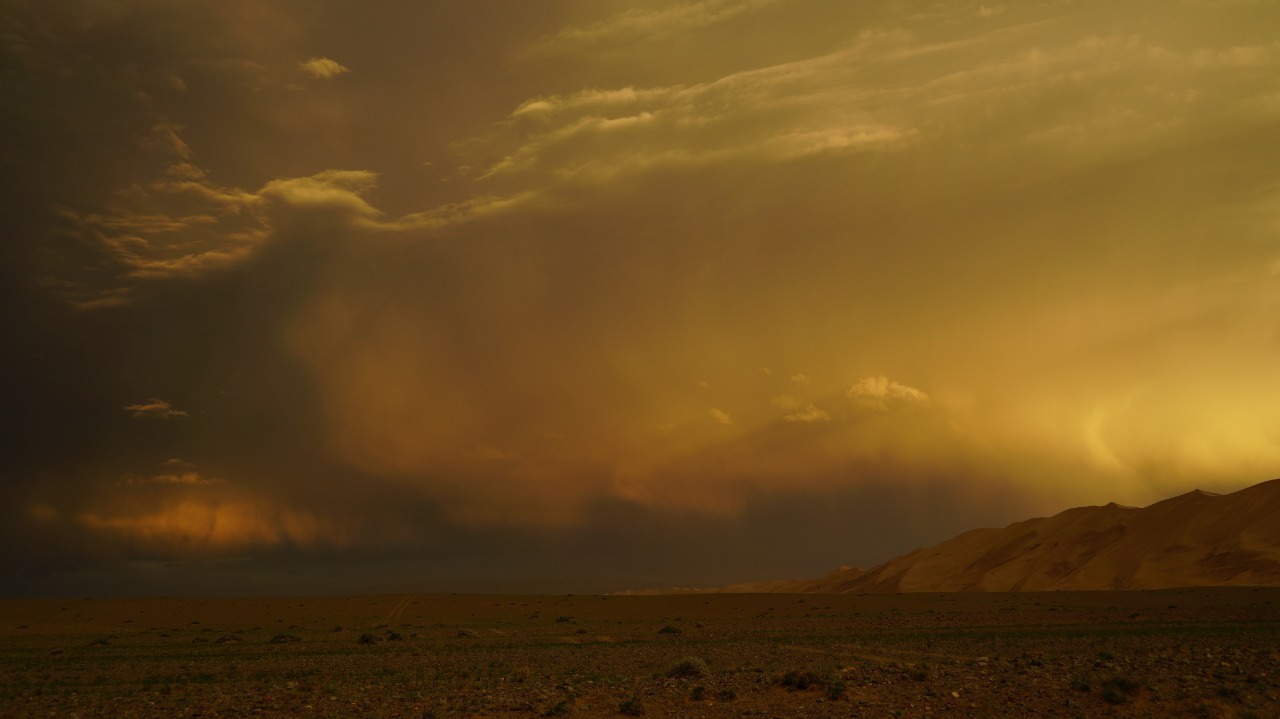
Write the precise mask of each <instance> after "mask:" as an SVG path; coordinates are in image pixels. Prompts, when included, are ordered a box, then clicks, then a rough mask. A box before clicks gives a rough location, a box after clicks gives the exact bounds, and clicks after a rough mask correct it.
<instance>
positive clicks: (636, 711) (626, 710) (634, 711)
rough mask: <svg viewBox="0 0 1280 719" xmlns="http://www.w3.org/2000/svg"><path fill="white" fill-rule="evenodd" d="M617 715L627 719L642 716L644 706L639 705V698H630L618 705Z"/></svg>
mask: <svg viewBox="0 0 1280 719" xmlns="http://www.w3.org/2000/svg"><path fill="white" fill-rule="evenodd" d="M618 713H619V714H623V715H625V716H629V717H638V716H643V715H644V705H643V704H641V703H640V697H631V698H630V699H628V700H626V701H624V702H622V703H621V704H619V705H618Z"/></svg>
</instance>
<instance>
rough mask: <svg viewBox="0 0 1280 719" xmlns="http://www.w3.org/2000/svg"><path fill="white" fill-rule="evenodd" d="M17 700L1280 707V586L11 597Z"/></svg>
mask: <svg viewBox="0 0 1280 719" xmlns="http://www.w3.org/2000/svg"><path fill="white" fill-rule="evenodd" d="M0 636H2V637H3V641H0V662H2V665H0V717H48V716H57V717H95V716H103V717H107V716H109V717H119V718H126V717H272V716H279V717H283V716H290V717H292V716H298V717H344V716H368V717H413V718H414V719H418V718H421V717H476V716H485V717H492V716H500V717H502V716H505V717H531V716H584V717H606V716H608V717H612V716H628V715H644V716H650V717H654V716H657V717H661V716H681V717H686V716H687V717H729V716H733V717H827V716H839V717H1028V716H1046V717H1054V716H1056V717H1182V716H1186V717H1232V718H1234V717H1240V718H1247V717H1259V718H1261V717H1277V716H1280V684H1278V683H1277V681H1278V679H1277V677H1278V675H1280V641H1278V640H1280V590H1277V589H1247V588H1245V589H1240V588H1236V589H1229V588H1221V589H1199V590H1164V591H1152V592H1116V593H1107V592H1098V593H1046V594H1038V593H1021V594H908V595H887V596H884V595H881V596H876V595H867V596H858V595H848V596H844V595H835V596H832V595H685V596H668V597H617V596H615V597H600V596H580V597H574V596H565V597H511V596H465V595H464V596H438V595H431V596H426V595H424V596H416V595H415V596H403V595H402V596H388V597H354V598H322V599H313V598H293V599H146V600H42V601H7V602H0Z"/></svg>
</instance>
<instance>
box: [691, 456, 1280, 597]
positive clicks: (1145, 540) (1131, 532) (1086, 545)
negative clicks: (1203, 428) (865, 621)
mask: <svg viewBox="0 0 1280 719" xmlns="http://www.w3.org/2000/svg"><path fill="white" fill-rule="evenodd" d="M1201 586H1280V479H1275V480H1271V481H1268V482H1263V483H1261V484H1256V485H1254V486H1252V487H1247V488H1245V489H1242V490H1239V491H1237V492H1232V493H1230V494H1224V495H1219V494H1213V493H1211V492H1204V491H1201V490H1194V491H1191V492H1187V493H1186V494H1182V495H1179V496H1177V497H1172V498H1170V499H1166V500H1163V501H1160V502H1156V503H1155V504H1152V505H1150V506H1147V507H1141V508H1138V507H1126V506H1123V505H1119V504H1116V503H1114V502H1113V503H1111V504H1106V505H1103V506H1091V507H1076V508H1074V509H1068V510H1066V511H1064V512H1060V513H1058V514H1055V515H1053V516H1051V517H1036V518H1034V519H1027V520H1024V521H1021V522H1015V523H1013V524H1010V525H1009V526H1007V527H1004V528H989V529H974V530H970V531H968V532H965V533H963V534H960V535H958V536H956V537H953V538H951V539H949V540H946V541H944V542H942V543H940V544H937V545H934V546H932V547H926V548H922V549H917V550H915V551H912V552H908V553H907V554H904V555H902V556H900V557H897V558H895V559H891V560H889V561H888V562H885V563H884V564H881V565H879V566H876V567H873V568H871V569H869V570H865V571H864V570H861V569H856V568H847V567H841V568H839V569H836V570H835V571H833V572H831V573H829V574H827V575H825V576H823V577H820V578H818V579H810V580H793V581H789V580H781V581H775V582H756V583H752V584H741V585H734V586H733V587H724V588H722V589H719V590H700V591H720V592H742V591H756V592H788V593H831V594H844V593H859V592H875V593H881V592H974V591H977V592H983V591H985V592H1017V591H1054V590H1077V591H1089V590H1124V589H1167V588H1174V587H1201Z"/></svg>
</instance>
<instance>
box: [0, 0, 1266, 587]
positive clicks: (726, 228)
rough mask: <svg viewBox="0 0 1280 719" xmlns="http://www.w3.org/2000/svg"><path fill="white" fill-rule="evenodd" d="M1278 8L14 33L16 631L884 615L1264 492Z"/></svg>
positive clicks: (11, 311)
mask: <svg viewBox="0 0 1280 719" xmlns="http://www.w3.org/2000/svg"><path fill="white" fill-rule="evenodd" d="M1277 29H1280V5H1278V4H1277V3H1275V2H1271V1H1270V0H1158V1H1157V0H1122V1H1116V0H1105V1H1104V0H1043V1H1035V0H1027V1H1026V2H1011V1H1010V2H1000V1H999V0H987V1H985V2H968V1H966V0H941V1H936V2H931V1H928V0H919V1H917V2H907V1H906V0H867V1H865V2H847V1H845V0H649V1H646V2H621V1H618V0H539V2H526V1H524V0H468V1H467V2H445V1H444V0H422V1H416V2H410V1H408V0H369V1H367V2H339V1H338V0H305V1H303V0H216V1H214V0H190V1H189V2H172V0H63V1H61V2H57V3H48V2H41V1H37V0H0V95H2V96H3V102H2V103H0V134H2V135H3V138H4V140H3V141H4V152H3V153H0V170H2V171H0V183H3V186H2V188H0V189H2V190H3V192H2V194H0V197H2V198H3V200H0V202H3V212H2V213H0V232H2V233H3V237H4V240H3V243H2V245H0V300H2V301H3V305H2V306H3V311H2V312H0V323H2V324H0V332H3V337H4V347H5V349H4V350H3V352H0V392H3V397H4V400H3V410H0V412H2V413H3V414H2V415H0V416H2V417H3V423H4V431H3V433H0V587H3V589H0V594H4V595H8V596H52V595H73V596H76V595H91V594H125V595H128V594H326V593H369V592H382V591H501V592H562V591H577V592H596V591H613V590H617V589H622V588H627V587H645V586H662V585H685V586H691V585H697V586H707V585H713V584H722V583H729V582H741V581H749V580H759V579H771V578H782V577H810V576H817V575H819V574H822V573H824V572H826V571H828V570H830V569H831V568H834V567H835V566H837V565H840V564H846V565H852V566H862V567H869V566H872V565H874V564H877V563H879V562H882V561H885V560H887V559H890V558H891V557H893V556H896V555H898V554H901V553H903V552H906V551H909V550H911V549H914V548H916V547H920V546H926V545H929V544H933V543H936V542H938V541H941V540H943V539H946V538H948V537H950V536H952V535H954V534H956V533H958V532H961V531H964V530H967V529H970V528H974V527H979V526H1003V525H1005V524H1008V523H1010V522H1013V521H1016V520H1020V519H1024V518H1027V517H1031V516H1040V515H1046V514H1052V513H1055V512H1058V511H1061V510H1063V509H1066V508H1068V507H1071V506H1078V505H1086V504H1104V503H1106V502H1110V501H1117V502H1121V503H1124V504H1133V505H1144V504H1148V503H1151V502H1153V501H1157V500H1159V499H1162V498H1164V497H1167V496H1171V495H1174V494H1178V493H1182V492H1185V491H1188V490H1190V489H1193V488H1202V489H1205V490H1209V491H1216V492H1228V491H1233V490H1235V489H1239V488H1242V487H1245V486H1248V485H1251V484H1254V483H1257V482H1261V481H1265V480H1268V479H1272V478H1275V477H1277V476H1280V401H1277V398H1280V373H1278V372H1277V371H1276V368H1277V366H1280V365H1278V364H1277V360H1278V359H1280V319H1277V318H1280V173H1277V171H1276V168H1277V167H1280V40H1277V39H1276V38H1277V32H1276V31H1277Z"/></svg>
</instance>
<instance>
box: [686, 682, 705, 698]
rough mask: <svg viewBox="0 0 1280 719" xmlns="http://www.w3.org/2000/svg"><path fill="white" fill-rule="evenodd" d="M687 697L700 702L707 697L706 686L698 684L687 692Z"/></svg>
mask: <svg viewBox="0 0 1280 719" xmlns="http://www.w3.org/2000/svg"><path fill="white" fill-rule="evenodd" d="M689 698H690V699H692V700H694V701H695V702H700V701H702V700H703V699H706V698H707V688H706V687H704V686H702V685H701V684H699V685H698V686H696V687H694V688H693V689H692V690H691V691H690V692H689Z"/></svg>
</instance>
